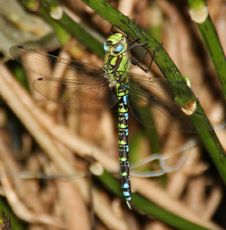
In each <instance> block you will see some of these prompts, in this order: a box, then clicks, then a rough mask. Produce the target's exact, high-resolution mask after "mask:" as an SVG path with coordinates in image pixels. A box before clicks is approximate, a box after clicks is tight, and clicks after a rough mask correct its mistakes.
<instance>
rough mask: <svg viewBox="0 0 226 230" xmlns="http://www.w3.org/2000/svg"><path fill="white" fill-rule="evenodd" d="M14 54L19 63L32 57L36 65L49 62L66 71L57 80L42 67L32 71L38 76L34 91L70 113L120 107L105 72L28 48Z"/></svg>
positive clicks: (36, 67)
mask: <svg viewBox="0 0 226 230" xmlns="http://www.w3.org/2000/svg"><path fill="white" fill-rule="evenodd" d="M10 53H11V55H12V56H13V57H14V58H16V59H18V57H19V56H23V55H29V54H31V55H32V59H33V60H34V63H46V62H47V61H48V62H49V64H50V66H51V67H52V66H57V68H58V69H62V70H63V73H64V74H63V75H64V76H63V78H54V77H50V76H51V75H50V73H49V70H47V69H46V68H40V67H39V65H38V64H37V65H32V66H29V67H28V68H29V70H30V71H31V72H32V73H34V74H35V76H36V80H34V82H33V84H32V85H33V88H34V89H35V90H36V91H37V92H38V93H39V94H41V95H42V96H43V97H44V98H46V99H49V100H52V101H55V102H60V103H61V104H63V105H64V106H65V107H66V108H67V109H69V110H80V111H81V110H82V111H91V110H94V111H98V110H100V109H106V108H108V107H112V106H114V105H115V104H116V103H117V98H116V97H115V94H114V93H113V92H112V90H111V89H110V88H109V83H108V81H107V79H106V78H104V75H105V73H104V71H103V70H102V69H101V68H98V67H94V66H91V65H88V64H86V63H83V62H79V61H76V60H70V59H66V58H59V57H57V56H54V55H50V54H46V53H44V52H41V51H38V50H37V49H35V48H32V47H26V46H15V47H12V48H11V49H10ZM44 66H45V65H44ZM71 75H72V76H71ZM68 76H70V77H68Z"/></svg>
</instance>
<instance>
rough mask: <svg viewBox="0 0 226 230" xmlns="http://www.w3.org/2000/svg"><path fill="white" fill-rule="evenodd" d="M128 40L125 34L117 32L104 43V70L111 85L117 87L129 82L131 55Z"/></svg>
mask: <svg viewBox="0 0 226 230" xmlns="http://www.w3.org/2000/svg"><path fill="white" fill-rule="evenodd" d="M127 48H128V45H127V41H126V37H125V36H124V35H123V34H120V33H116V34H113V35H111V36H109V37H108V39H107V40H106V42H105V43H104V50H105V58H104V71H105V73H106V77H107V78H108V80H109V82H110V87H116V91H118V90H117V88H118V87H119V86H120V85H122V84H128V82H129V79H128V75H127V71H128V68H129V57H128V53H127Z"/></svg>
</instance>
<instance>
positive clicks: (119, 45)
mask: <svg viewBox="0 0 226 230" xmlns="http://www.w3.org/2000/svg"><path fill="white" fill-rule="evenodd" d="M104 51H105V53H106V54H108V55H113V56H118V55H120V54H122V53H124V52H126V51H127V41H126V37H125V36H124V35H123V34H121V33H115V34H112V35H110V36H109V37H108V38H107V40H106V41H105V43H104Z"/></svg>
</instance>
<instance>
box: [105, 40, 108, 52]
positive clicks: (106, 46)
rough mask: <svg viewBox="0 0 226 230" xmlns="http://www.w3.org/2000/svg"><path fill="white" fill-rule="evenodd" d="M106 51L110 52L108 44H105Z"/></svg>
mask: <svg viewBox="0 0 226 230" xmlns="http://www.w3.org/2000/svg"><path fill="white" fill-rule="evenodd" d="M104 51H105V52H108V51H109V46H108V45H107V44H106V42H105V43H104Z"/></svg>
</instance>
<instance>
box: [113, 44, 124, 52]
mask: <svg viewBox="0 0 226 230" xmlns="http://www.w3.org/2000/svg"><path fill="white" fill-rule="evenodd" d="M123 48H124V46H123V44H119V45H117V46H116V47H115V49H114V52H115V53H120V52H121V51H122V50H123Z"/></svg>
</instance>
